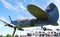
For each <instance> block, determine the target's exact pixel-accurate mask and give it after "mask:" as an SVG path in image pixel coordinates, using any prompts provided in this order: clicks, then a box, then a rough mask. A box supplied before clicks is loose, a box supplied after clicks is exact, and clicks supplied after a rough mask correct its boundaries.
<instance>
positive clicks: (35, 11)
mask: <svg viewBox="0 0 60 37" xmlns="http://www.w3.org/2000/svg"><path fill="white" fill-rule="evenodd" d="M27 9H28V11H29V12H30V13H31V14H32V15H33V16H35V17H37V19H40V20H46V19H48V14H47V13H46V12H45V11H43V10H42V9H41V8H39V7H37V6H35V5H32V4H30V5H28V6H27Z"/></svg>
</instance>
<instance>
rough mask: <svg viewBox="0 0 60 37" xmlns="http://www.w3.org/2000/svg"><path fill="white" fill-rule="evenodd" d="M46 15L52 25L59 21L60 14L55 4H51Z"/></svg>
mask: <svg viewBox="0 0 60 37" xmlns="http://www.w3.org/2000/svg"><path fill="white" fill-rule="evenodd" d="M46 13H48V15H49V18H48V20H50V21H51V22H50V24H52V23H56V22H57V21H58V18H59V12H58V8H57V6H56V5H55V4H54V3H51V4H50V5H49V6H48V7H47V9H46Z"/></svg>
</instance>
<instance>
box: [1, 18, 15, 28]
mask: <svg viewBox="0 0 60 37" xmlns="http://www.w3.org/2000/svg"><path fill="white" fill-rule="evenodd" d="M0 21H1V22H3V23H4V24H6V25H5V26H9V27H14V26H13V25H12V24H9V23H7V22H5V21H3V20H1V19H0Z"/></svg>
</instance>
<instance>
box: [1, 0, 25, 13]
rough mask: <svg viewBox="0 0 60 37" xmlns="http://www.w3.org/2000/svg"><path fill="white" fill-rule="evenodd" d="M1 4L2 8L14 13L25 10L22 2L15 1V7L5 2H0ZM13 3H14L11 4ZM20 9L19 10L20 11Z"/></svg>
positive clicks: (2, 0)
mask: <svg viewBox="0 0 60 37" xmlns="http://www.w3.org/2000/svg"><path fill="white" fill-rule="evenodd" d="M1 3H2V4H3V6H4V7H5V8H7V9H9V10H14V11H16V12H17V11H18V10H26V8H25V7H24V6H23V4H22V2H19V1H16V0H15V3H16V5H15V6H12V5H11V3H9V2H7V1H6V0H1ZM13 3H14V2H13ZM20 8H21V9H20Z"/></svg>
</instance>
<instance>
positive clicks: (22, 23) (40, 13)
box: [0, 3, 59, 37]
mask: <svg viewBox="0 0 60 37" xmlns="http://www.w3.org/2000/svg"><path fill="white" fill-rule="evenodd" d="M27 10H28V12H30V14H32V15H33V16H35V17H36V19H23V20H15V21H13V20H12V19H11V17H10V16H9V18H10V20H11V24H9V23H7V22H5V21H4V20H1V19H0V21H2V22H3V23H5V24H6V25H5V26H9V27H12V28H14V32H13V35H12V37H13V36H14V34H15V31H16V28H18V29H19V30H24V29H22V28H25V27H34V26H41V28H43V29H44V27H43V26H44V25H54V26H57V25H58V23H57V21H58V18H59V12H58V8H57V6H56V5H55V4H54V3H51V4H50V5H48V7H47V8H46V9H45V10H42V9H41V8H40V7H38V6H36V5H33V4H29V5H27Z"/></svg>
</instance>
